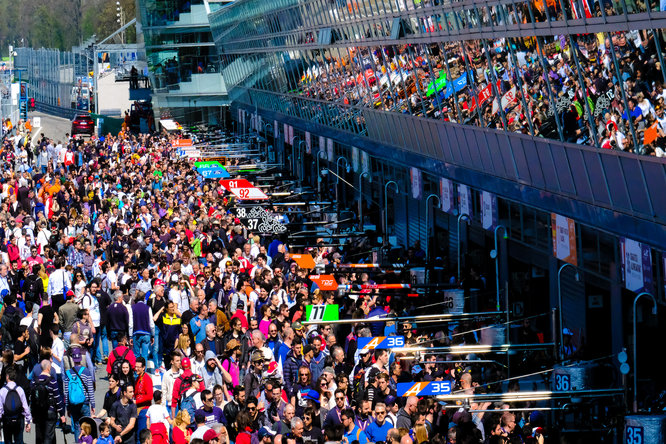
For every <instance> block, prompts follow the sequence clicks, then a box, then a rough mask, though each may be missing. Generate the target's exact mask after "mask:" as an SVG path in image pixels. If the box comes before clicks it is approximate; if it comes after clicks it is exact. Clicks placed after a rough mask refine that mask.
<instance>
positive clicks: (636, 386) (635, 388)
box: [634, 291, 657, 413]
mask: <svg viewBox="0 0 666 444" xmlns="http://www.w3.org/2000/svg"><path fill="white" fill-rule="evenodd" d="M642 296H649V297H650V299H652V314H653V315H656V314H657V300H656V299H655V298H654V296H653V295H652V293H648V292H647V291H644V292H643V293H640V294H639V295H638V296H636V298H635V299H634V413H636V411H637V410H638V356H637V354H636V349H637V345H638V342H637V341H636V323H637V322H636V303H637V302H638V300H639V299H640V298H641V297H642Z"/></svg>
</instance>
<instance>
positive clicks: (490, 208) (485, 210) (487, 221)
mask: <svg viewBox="0 0 666 444" xmlns="http://www.w3.org/2000/svg"><path fill="white" fill-rule="evenodd" d="M481 222H482V224H483V229H484V230H494V229H495V227H496V226H497V196H495V195H494V194H492V193H489V192H487V191H483V192H481Z"/></svg>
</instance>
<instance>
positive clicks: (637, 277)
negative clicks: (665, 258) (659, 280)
mask: <svg viewBox="0 0 666 444" xmlns="http://www.w3.org/2000/svg"><path fill="white" fill-rule="evenodd" d="M620 253H621V256H622V279H623V280H624V286H625V287H626V288H627V290H631V291H635V292H636V293H640V292H642V291H648V292H653V291H654V280H653V278H652V253H651V251H650V246H649V245H645V244H642V243H640V242H636V241H635V240H631V239H627V238H624V237H621V238H620Z"/></svg>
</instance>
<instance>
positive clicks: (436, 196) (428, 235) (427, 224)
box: [425, 194, 440, 266]
mask: <svg viewBox="0 0 666 444" xmlns="http://www.w3.org/2000/svg"><path fill="white" fill-rule="evenodd" d="M433 197H434V198H435V199H437V205H439V204H440V200H439V196H438V195H436V194H431V195H430V196H428V197H426V204H425V207H426V208H425V213H426V214H425V227H426V244H425V257H426V266H427V265H428V263H429V262H430V255H429V253H430V221H429V219H430V206H429V205H428V203H429V202H430V199H431V198H433Z"/></svg>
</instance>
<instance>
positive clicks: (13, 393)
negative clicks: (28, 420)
mask: <svg viewBox="0 0 666 444" xmlns="http://www.w3.org/2000/svg"><path fill="white" fill-rule="evenodd" d="M17 389H18V386H16V387H14V388H13V389H9V390H7V396H6V397H5V403H4V404H3V409H4V412H5V415H4V417H3V418H2V419H3V421H4V423H5V425H10V424H17V423H18V422H19V421H20V420H21V416H22V415H23V403H22V402H21V395H19V392H18V390H17Z"/></svg>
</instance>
